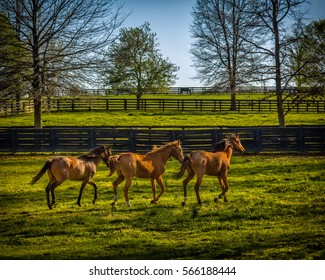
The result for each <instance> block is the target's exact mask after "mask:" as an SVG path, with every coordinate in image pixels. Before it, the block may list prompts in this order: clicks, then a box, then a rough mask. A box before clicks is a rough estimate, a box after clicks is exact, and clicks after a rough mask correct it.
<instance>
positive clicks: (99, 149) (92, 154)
mask: <svg viewBox="0 0 325 280" xmlns="http://www.w3.org/2000/svg"><path fill="white" fill-rule="evenodd" d="M102 149H103V146H100V147H97V148H95V149H93V150H91V151H90V152H89V153H87V154H84V155H81V156H79V157H78V159H91V158H94V157H98V156H99V155H100V153H101V152H102Z"/></svg>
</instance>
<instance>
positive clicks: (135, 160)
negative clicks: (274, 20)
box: [110, 141, 184, 207]
mask: <svg viewBox="0 0 325 280" xmlns="http://www.w3.org/2000/svg"><path fill="white" fill-rule="evenodd" d="M170 157H174V158H176V159H177V160H178V161H179V162H182V161H183V158H184V157H183V151H182V147H181V144H180V141H174V142H170V143H168V144H166V145H164V146H162V147H159V148H157V147H154V148H153V150H152V151H151V152H149V153H147V154H144V155H140V154H135V153H123V154H120V155H118V156H113V157H112V158H111V160H110V168H111V173H110V175H112V174H113V173H114V171H116V172H117V175H118V178H117V179H116V180H115V181H114V182H113V191H114V202H113V203H112V205H115V203H116V201H117V187H118V185H119V184H121V183H122V182H123V181H124V180H125V186H124V189H123V190H124V197H125V201H126V205H127V206H128V207H130V206H131V204H130V202H129V196H128V193H129V188H130V186H131V183H132V179H133V178H134V177H138V178H150V180H151V188H152V194H153V199H152V200H151V203H156V202H157V201H158V199H159V198H160V197H161V195H162V194H163V193H164V192H165V187H164V184H163V177H162V175H163V174H164V172H165V165H166V162H167V160H168V159H169V158H170ZM155 181H156V182H157V183H158V185H159V187H160V193H159V195H158V196H157V197H156V184H155Z"/></svg>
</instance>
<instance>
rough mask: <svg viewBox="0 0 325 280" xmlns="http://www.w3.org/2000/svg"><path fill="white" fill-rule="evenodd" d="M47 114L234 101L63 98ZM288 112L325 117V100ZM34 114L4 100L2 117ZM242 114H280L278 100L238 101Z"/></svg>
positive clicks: (29, 104) (211, 106)
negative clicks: (138, 103) (138, 104)
mask: <svg viewBox="0 0 325 280" xmlns="http://www.w3.org/2000/svg"><path fill="white" fill-rule="evenodd" d="M43 109H44V110H47V111H86V110H87V111H92V110H106V111H118V110H119V111H127V110H156V111H230V110H231V101H230V100H224V99H142V100H141V102H140V106H139V107H137V102H136V100H135V99H121V98H115V99H114V98H110V99H107V98H74V99H71V98H59V99H48V100H44V101H43ZM284 110H285V111H289V110H291V111H293V112H307V113H308V112H309V113H324V112H325V100H304V101H301V102H300V103H299V104H298V103H294V102H293V101H292V100H286V101H284ZM32 111H33V101H31V100H21V101H20V102H18V103H17V102H16V101H15V100H1V101H0V115H1V114H2V115H9V114H17V113H28V112H32ZM236 111H238V112H276V111H277V102H276V100H237V101H236Z"/></svg>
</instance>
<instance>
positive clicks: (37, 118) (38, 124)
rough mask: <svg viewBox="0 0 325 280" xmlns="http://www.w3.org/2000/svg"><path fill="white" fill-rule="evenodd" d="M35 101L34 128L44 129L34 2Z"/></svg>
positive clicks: (36, 10) (36, 11) (37, 11)
mask: <svg viewBox="0 0 325 280" xmlns="http://www.w3.org/2000/svg"><path fill="white" fill-rule="evenodd" d="M32 3H33V9H32V10H33V15H32V20H33V28H32V36H33V43H34V44H33V81H32V87H33V99H34V127H35V128H42V102H41V101H42V95H41V80H40V78H41V76H40V55H39V49H40V46H39V33H38V24H37V21H38V13H39V7H38V2H37V1H35V0H33V1H32Z"/></svg>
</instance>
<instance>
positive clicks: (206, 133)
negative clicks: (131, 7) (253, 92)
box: [0, 126, 325, 153]
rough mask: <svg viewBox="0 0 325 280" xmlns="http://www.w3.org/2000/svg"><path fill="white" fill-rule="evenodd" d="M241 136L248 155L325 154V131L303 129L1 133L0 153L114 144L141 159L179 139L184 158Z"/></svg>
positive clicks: (96, 129)
mask: <svg viewBox="0 0 325 280" xmlns="http://www.w3.org/2000/svg"><path fill="white" fill-rule="evenodd" d="M234 132H235V133H239V134H240V139H241V141H242V144H243V145H244V146H245V148H246V152H247V153H261V152H263V153H264V152H266V153H268V152H270V153H274V152H276V153H277V152H285V153H325V126H317V127H316V126H301V127H287V128H278V127H229V128H217V127H209V128H201V127H185V128H184V127H183V128H181V127H165V128H162V127H159V128H158V127H139V128H130V127H49V128H43V129H34V128H18V127H2V128H0V152H9V153H16V152H52V153H55V152H85V151H88V150H90V149H92V148H94V147H95V146H98V145H100V144H112V145H113V151H114V153H120V152H125V151H133V152H138V153H144V152H147V151H149V150H150V149H151V148H152V146H153V145H162V144H166V143H167V142H170V141H174V140H177V139H179V140H180V141H181V143H182V147H183V150H184V152H189V151H192V150H196V149H204V150H212V148H213V147H214V145H215V144H216V143H217V142H218V141H220V140H222V139H223V138H224V137H225V136H227V135H229V134H231V133H234Z"/></svg>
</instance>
